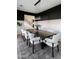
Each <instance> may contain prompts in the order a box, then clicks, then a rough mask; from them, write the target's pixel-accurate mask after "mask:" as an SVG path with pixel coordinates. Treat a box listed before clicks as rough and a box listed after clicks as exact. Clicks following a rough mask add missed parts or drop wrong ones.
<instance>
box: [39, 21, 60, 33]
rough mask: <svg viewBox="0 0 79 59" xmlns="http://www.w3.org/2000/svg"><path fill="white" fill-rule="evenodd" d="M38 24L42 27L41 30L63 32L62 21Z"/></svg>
mask: <svg viewBox="0 0 79 59" xmlns="http://www.w3.org/2000/svg"><path fill="white" fill-rule="evenodd" d="M38 24H39V25H41V28H43V29H44V30H47V29H50V30H54V31H57V32H61V19H55V20H45V21H38Z"/></svg>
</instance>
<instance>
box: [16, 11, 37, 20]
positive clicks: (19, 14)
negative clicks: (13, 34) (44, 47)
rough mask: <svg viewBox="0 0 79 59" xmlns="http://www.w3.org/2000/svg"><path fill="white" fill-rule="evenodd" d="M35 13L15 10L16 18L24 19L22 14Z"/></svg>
mask: <svg viewBox="0 0 79 59" xmlns="http://www.w3.org/2000/svg"><path fill="white" fill-rule="evenodd" d="M25 14H26V15H34V16H35V15H36V14H33V13H29V12H24V11H20V10H17V20H24V15H25Z"/></svg>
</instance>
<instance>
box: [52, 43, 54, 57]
mask: <svg viewBox="0 0 79 59" xmlns="http://www.w3.org/2000/svg"><path fill="white" fill-rule="evenodd" d="M52 57H53V58H54V44H53V43H52Z"/></svg>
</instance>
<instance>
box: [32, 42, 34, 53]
mask: <svg viewBox="0 0 79 59" xmlns="http://www.w3.org/2000/svg"><path fill="white" fill-rule="evenodd" d="M32 52H33V54H34V41H33V46H32Z"/></svg>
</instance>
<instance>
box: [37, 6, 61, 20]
mask: <svg viewBox="0 0 79 59" xmlns="http://www.w3.org/2000/svg"><path fill="white" fill-rule="evenodd" d="M39 16H40V18H41V20H48V19H49V20H50V19H61V5H58V6H56V7H54V8H51V9H49V10H46V11H44V12H42V13H39V14H38V15H37V16H36V17H39Z"/></svg>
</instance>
